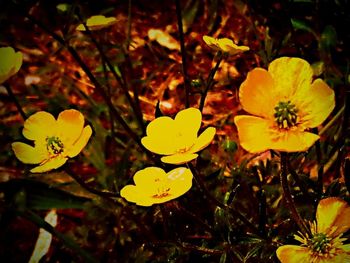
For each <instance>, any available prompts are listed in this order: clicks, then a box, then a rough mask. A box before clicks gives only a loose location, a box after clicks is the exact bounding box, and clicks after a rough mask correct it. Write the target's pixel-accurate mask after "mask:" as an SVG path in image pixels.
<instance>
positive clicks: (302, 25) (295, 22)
mask: <svg viewBox="0 0 350 263" xmlns="http://www.w3.org/2000/svg"><path fill="white" fill-rule="evenodd" d="M290 21H291V22H292V26H293V27H294V29H299V30H303V31H307V32H310V33H312V34H313V35H314V36H317V34H316V33H315V31H314V30H313V29H312V28H311V27H310V26H309V25H308V24H307V23H306V22H305V21H302V20H299V19H294V18H292V19H291V20H290Z"/></svg>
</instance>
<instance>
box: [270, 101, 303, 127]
mask: <svg viewBox="0 0 350 263" xmlns="http://www.w3.org/2000/svg"><path fill="white" fill-rule="evenodd" d="M297 112H298V109H297V108H296V107H295V105H294V104H292V103H291V102H290V100H289V101H287V102H281V101H280V102H279V103H278V104H277V106H276V107H275V114H274V117H275V121H276V123H277V125H278V127H279V128H280V129H289V128H291V127H293V126H295V125H296V124H297V122H298V115H297Z"/></svg>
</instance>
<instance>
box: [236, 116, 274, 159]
mask: <svg viewBox="0 0 350 263" xmlns="http://www.w3.org/2000/svg"><path fill="white" fill-rule="evenodd" d="M234 122H235V124H236V126H237V130H238V137H239V142H240V145H241V146H242V147H243V148H244V149H245V150H246V151H248V152H251V153H257V152H263V151H266V150H268V149H271V144H272V141H271V134H270V127H269V122H268V121H267V120H265V119H262V118H259V117H254V116H248V115H240V116H236V117H235V118H234Z"/></svg>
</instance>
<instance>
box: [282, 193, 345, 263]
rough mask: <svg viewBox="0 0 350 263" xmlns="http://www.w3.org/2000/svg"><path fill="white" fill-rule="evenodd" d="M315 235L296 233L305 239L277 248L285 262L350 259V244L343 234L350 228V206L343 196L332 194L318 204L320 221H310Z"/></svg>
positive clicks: (333, 262) (322, 262) (321, 262)
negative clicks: (299, 243)
mask: <svg viewBox="0 0 350 263" xmlns="http://www.w3.org/2000/svg"><path fill="white" fill-rule="evenodd" d="M310 226H311V236H309V235H305V234H304V235H303V234H301V233H299V235H295V236H294V237H295V239H296V240H298V241H299V242H301V245H300V246H297V245H284V246H281V247H279V248H278V249H277V251H276V253H277V257H278V259H279V260H280V261H281V262H282V263H304V262H305V263H343V262H344V263H345V262H350V244H344V241H346V238H342V235H343V233H345V232H346V231H348V230H349V229H350V206H349V205H348V204H347V203H346V202H345V201H344V200H342V199H340V198H337V197H329V198H325V199H322V200H321V201H320V203H319V204H318V206H317V211H316V221H315V222H313V223H310Z"/></svg>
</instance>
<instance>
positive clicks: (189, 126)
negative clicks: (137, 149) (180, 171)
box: [141, 108, 216, 164]
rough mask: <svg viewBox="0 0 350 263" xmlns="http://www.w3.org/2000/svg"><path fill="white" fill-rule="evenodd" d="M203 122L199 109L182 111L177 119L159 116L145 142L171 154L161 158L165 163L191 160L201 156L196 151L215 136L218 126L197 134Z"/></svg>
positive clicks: (147, 145) (150, 146)
mask: <svg viewBox="0 0 350 263" xmlns="http://www.w3.org/2000/svg"><path fill="white" fill-rule="evenodd" d="M201 121H202V114H201V112H200V111H199V110H198V109H196V108H188V109H185V110H182V111H180V112H178V113H177V114H176V116H175V119H172V118H170V117H166V116H162V117H159V118H156V119H155V120H153V121H152V122H151V123H150V124H148V126H147V130H146V132H147V136H145V137H143V138H142V140H141V142H142V144H143V145H144V146H145V147H146V148H147V149H148V150H150V151H151V152H154V153H156V154H161V155H167V156H164V157H162V158H161V160H162V162H164V163H171V164H182V163H187V162H189V161H191V160H193V159H195V158H197V157H198V154H196V152H198V151H200V150H202V149H203V148H205V147H207V146H208V145H209V144H210V142H211V141H212V140H213V138H214V136H215V132H216V129H215V128H214V127H209V128H207V129H206V130H205V131H204V132H203V133H202V134H201V135H200V136H199V137H197V133H198V130H199V127H200V125H201Z"/></svg>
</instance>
